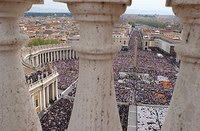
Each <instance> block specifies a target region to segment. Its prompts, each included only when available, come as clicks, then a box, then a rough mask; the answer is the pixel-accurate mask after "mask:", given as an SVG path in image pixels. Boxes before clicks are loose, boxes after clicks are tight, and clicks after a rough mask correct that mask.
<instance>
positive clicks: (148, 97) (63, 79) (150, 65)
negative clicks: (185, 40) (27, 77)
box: [41, 32, 177, 131]
mask: <svg viewBox="0 0 200 131" xmlns="http://www.w3.org/2000/svg"><path fill="white" fill-rule="evenodd" d="M135 38H136V39H137V41H138V44H141V42H142V41H141V38H140V37H139V33H138V32H134V33H133V37H132V39H131V40H130V43H131V44H130V45H129V49H128V51H120V52H119V53H118V54H117V57H116V58H115V60H114V62H113V73H114V84H115V92H116V100H117V102H120V103H122V105H119V106H118V109H119V114H120V120H121V123H122V127H123V131H126V130H127V124H128V111H129V106H128V105H129V104H153V105H168V104H169V102H170V99H171V96H172V93H173V87H174V83H175V80H176V73H177V72H176V71H175V70H174V67H173V63H172V62H171V59H170V58H169V56H164V57H162V58H161V57H158V56H157V53H161V52H160V51H159V50H155V51H143V50H141V49H140V48H139V49H138V54H137V56H138V57H137V67H133V58H134V44H133V43H134V40H135ZM138 47H141V46H138ZM54 65H55V66H56V67H57V71H58V73H59V82H58V88H59V89H62V90H64V89H67V88H68V87H69V86H70V85H71V84H72V83H73V82H74V81H75V80H76V79H77V78H78V61H77V60H67V61H58V62H55V63H54ZM139 74H148V79H147V80H145V79H144V78H143V77H141V76H142V75H139ZM157 76H163V77H167V78H168V79H169V82H168V86H167V88H165V87H164V85H163V84H162V83H161V82H159V81H158V80H157ZM75 93H76V88H74V89H72V91H71V92H70V93H69V94H68V95H69V96H71V97H74V96H75ZM123 103H125V104H123ZM72 105H73V103H72V101H69V100H66V99H61V100H59V101H58V102H57V103H56V104H55V105H53V106H52V108H51V109H50V110H49V111H48V113H47V114H45V115H44V117H43V118H42V119H41V122H42V127H43V130H47V129H52V130H58V131H64V129H67V126H68V122H69V119H70V115H71V110H72ZM56 125H58V126H56Z"/></svg>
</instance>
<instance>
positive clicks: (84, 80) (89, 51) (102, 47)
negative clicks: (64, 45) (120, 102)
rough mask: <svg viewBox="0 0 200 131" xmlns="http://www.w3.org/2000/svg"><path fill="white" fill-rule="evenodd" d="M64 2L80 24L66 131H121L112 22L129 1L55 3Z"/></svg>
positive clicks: (115, 46)
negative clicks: (76, 74) (76, 75)
mask: <svg viewBox="0 0 200 131" xmlns="http://www.w3.org/2000/svg"><path fill="white" fill-rule="evenodd" d="M57 1H60V2H66V3H67V5H68V7H69V10H70V11H71V12H72V14H73V16H74V18H75V19H76V20H78V21H79V23H80V28H81V29H80V42H79V44H72V48H73V49H74V50H75V51H76V52H77V53H78V55H79V78H78V87H77V92H76V98H75V102H74V107H73V111H72V116H71V119H70V124H69V128H68V131H121V130H122V128H121V124H120V120H119V113H118V108H117V103H116V96H115V89H114V85H113V67H112V62H113V58H114V56H115V54H116V53H117V52H118V51H119V50H120V48H121V46H120V45H116V44H114V43H113V42H112V29H113V24H114V22H115V21H117V20H118V18H119V17H120V15H121V14H122V13H123V12H124V11H125V9H126V6H127V5H128V4H130V1H129V0H57Z"/></svg>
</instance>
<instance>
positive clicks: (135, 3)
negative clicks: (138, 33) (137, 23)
mask: <svg viewBox="0 0 200 131" xmlns="http://www.w3.org/2000/svg"><path fill="white" fill-rule="evenodd" d="M165 2H166V0H132V5H131V6H130V7H128V8H127V10H126V12H125V13H127V14H161V15H173V12H172V10H171V8H170V7H165ZM30 12H69V10H68V9H67V6H66V4H63V3H58V2H53V0H44V4H43V5H33V7H32V8H31V10H30Z"/></svg>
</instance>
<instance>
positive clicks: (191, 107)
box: [162, 0, 200, 131]
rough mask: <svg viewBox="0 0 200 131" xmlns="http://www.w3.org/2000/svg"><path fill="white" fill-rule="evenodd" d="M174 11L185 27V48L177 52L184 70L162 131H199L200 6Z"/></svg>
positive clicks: (175, 7)
mask: <svg viewBox="0 0 200 131" xmlns="http://www.w3.org/2000/svg"><path fill="white" fill-rule="evenodd" d="M194 1H195V0H194ZM182 2H184V1H182ZM188 2H189V1H188ZM196 2H197V1H196ZM197 3H198V2H197ZM173 10H174V12H175V14H176V15H177V16H178V17H179V18H180V19H181V21H182V23H183V25H184V30H183V38H182V39H183V40H182V44H181V45H180V46H178V47H177V48H176V52H177V53H178V55H179V56H180V58H181V66H180V71H179V75H178V79H177V82H176V87H175V90H174V94H173V98H172V101H171V105H170V108H169V111H168V114H167V118H166V120H165V124H164V126H163V127H162V131H199V130H200V124H199V123H200V104H199V102H200V101H199V94H200V89H199V88H200V43H199V40H200V14H199V10H200V4H199V5H198V4H196V5H190V4H189V5H187V4H186V5H185V3H184V4H180V5H178V6H173Z"/></svg>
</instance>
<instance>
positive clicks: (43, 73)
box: [25, 70, 52, 84]
mask: <svg viewBox="0 0 200 131" xmlns="http://www.w3.org/2000/svg"><path fill="white" fill-rule="evenodd" d="M51 74H52V71H50V70H38V71H36V72H34V73H31V74H30V75H25V79H26V83H27V84H31V83H35V82H37V81H39V80H41V79H43V78H46V77H47V76H49V75H51Z"/></svg>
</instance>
